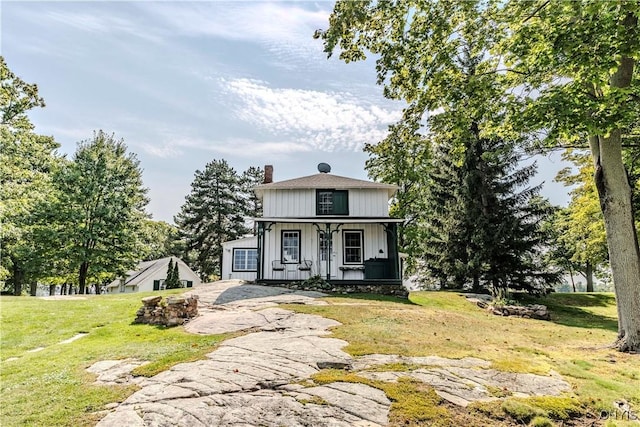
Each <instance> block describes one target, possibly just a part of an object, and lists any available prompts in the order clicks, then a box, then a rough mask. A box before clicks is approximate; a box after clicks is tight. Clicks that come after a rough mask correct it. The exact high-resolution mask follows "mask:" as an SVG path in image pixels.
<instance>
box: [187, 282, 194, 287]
mask: <svg viewBox="0 0 640 427" xmlns="http://www.w3.org/2000/svg"><path fill="white" fill-rule="evenodd" d="M192 287H193V281H192V280H187V288H192Z"/></svg>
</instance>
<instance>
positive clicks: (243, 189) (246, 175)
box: [240, 166, 264, 235]
mask: <svg viewBox="0 0 640 427" xmlns="http://www.w3.org/2000/svg"><path fill="white" fill-rule="evenodd" d="M263 181H264V171H263V170H262V169H260V168H258V167H255V166H251V167H250V168H249V169H247V170H246V171H244V172H242V175H241V176H240V197H241V198H242V199H243V201H244V203H243V205H244V210H245V211H244V216H245V222H247V223H248V224H249V225H251V227H250V228H251V230H252V232H253V234H254V235H255V234H256V226H255V223H254V221H253V218H258V217H261V216H262V201H261V200H260V199H259V198H258V196H257V195H256V193H254V192H253V189H254V188H255V187H256V186H257V185H260V184H262V183H263Z"/></svg>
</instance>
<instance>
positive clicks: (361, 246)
mask: <svg viewBox="0 0 640 427" xmlns="http://www.w3.org/2000/svg"><path fill="white" fill-rule="evenodd" d="M347 234H357V235H358V236H359V240H360V242H359V243H360V244H359V245H358V246H353V245H350V246H347ZM348 249H359V250H360V260H359V261H347V250H348ZM342 254H343V258H342V259H343V262H344V264H345V265H347V264H348V265H360V264H363V263H364V230H343V231H342Z"/></svg>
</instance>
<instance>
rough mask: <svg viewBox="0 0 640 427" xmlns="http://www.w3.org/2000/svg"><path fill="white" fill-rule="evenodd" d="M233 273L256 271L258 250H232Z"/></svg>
mask: <svg viewBox="0 0 640 427" xmlns="http://www.w3.org/2000/svg"><path fill="white" fill-rule="evenodd" d="M232 270H233V271H257V270H258V250H257V249H247V248H233V268H232Z"/></svg>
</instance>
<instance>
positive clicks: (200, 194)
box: [175, 159, 261, 280]
mask: <svg viewBox="0 0 640 427" xmlns="http://www.w3.org/2000/svg"><path fill="white" fill-rule="evenodd" d="M259 176H260V173H259V169H257V168H251V169H249V170H248V171H247V172H245V174H244V175H243V177H242V178H241V177H239V176H238V174H237V173H236V171H235V170H234V169H233V168H232V167H231V166H229V164H228V163H227V162H226V160H224V159H222V160H213V161H211V162H209V163H207V165H206V166H205V169H204V171H199V170H198V171H196V173H195V178H194V180H193V182H192V183H191V193H189V194H188V195H187V197H186V200H185V203H184V205H182V208H181V210H180V213H179V214H178V215H177V216H176V217H175V222H176V224H177V226H178V228H179V229H180V234H181V236H182V238H184V239H185V241H186V245H187V253H189V254H191V253H193V254H194V255H193V259H191V256H189V262H190V263H191V264H192V266H193V267H195V269H196V270H197V271H198V272H199V274H200V276H201V277H202V279H203V280H207V279H208V278H209V277H210V276H211V275H217V276H219V275H220V271H221V266H222V243H223V242H226V241H228V240H234V239H237V238H239V237H241V236H243V235H245V234H247V233H248V232H249V231H250V229H249V228H248V227H247V222H248V216H253V215H256V214H257V213H258V212H260V209H261V208H260V206H259V204H257V200H255V199H254V198H253V197H252V196H251V195H250V194H249V193H248V192H249V190H250V188H252V187H251V185H252V184H255V183H256V182H258V180H259Z"/></svg>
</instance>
